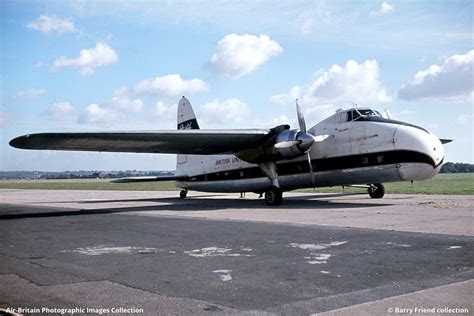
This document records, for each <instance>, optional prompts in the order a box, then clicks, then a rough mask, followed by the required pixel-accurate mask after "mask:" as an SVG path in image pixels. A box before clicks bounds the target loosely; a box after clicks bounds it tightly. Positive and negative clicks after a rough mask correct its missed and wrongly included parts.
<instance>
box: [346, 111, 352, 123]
mask: <svg viewBox="0 0 474 316" xmlns="http://www.w3.org/2000/svg"><path fill="white" fill-rule="evenodd" d="M350 121H352V111H348V112H347V122H350Z"/></svg>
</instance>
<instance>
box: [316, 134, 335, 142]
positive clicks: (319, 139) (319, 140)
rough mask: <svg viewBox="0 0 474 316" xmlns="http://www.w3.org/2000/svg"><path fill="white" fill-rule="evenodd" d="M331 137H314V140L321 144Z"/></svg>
mask: <svg viewBox="0 0 474 316" xmlns="http://www.w3.org/2000/svg"><path fill="white" fill-rule="evenodd" d="M330 136H331V135H317V136H313V139H314V141H315V142H316V143H319V142H324V141H325V140H326V139H328V138H329V137H330Z"/></svg>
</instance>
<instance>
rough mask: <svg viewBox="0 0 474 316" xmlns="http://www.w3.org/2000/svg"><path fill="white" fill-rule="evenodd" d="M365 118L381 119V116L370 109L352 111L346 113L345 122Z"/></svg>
mask: <svg viewBox="0 0 474 316" xmlns="http://www.w3.org/2000/svg"><path fill="white" fill-rule="evenodd" d="M367 116H376V117H382V115H381V114H380V113H379V112H378V111H375V110H371V109H361V110H352V111H349V112H347V121H348V122H349V121H355V120H357V119H358V118H360V117H367Z"/></svg>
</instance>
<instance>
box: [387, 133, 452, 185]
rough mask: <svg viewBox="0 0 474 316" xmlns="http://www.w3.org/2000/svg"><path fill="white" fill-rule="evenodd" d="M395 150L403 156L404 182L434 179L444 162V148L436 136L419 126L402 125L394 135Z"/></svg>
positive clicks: (401, 167) (402, 171)
mask: <svg viewBox="0 0 474 316" xmlns="http://www.w3.org/2000/svg"><path fill="white" fill-rule="evenodd" d="M394 143H395V149H396V150H397V151H399V152H400V153H401V154H402V155H403V156H404V159H403V161H404V162H403V163H402V164H400V166H399V174H400V177H401V178H402V179H403V180H410V181H413V180H427V179H430V178H432V177H434V176H435V175H436V174H437V173H438V172H439V170H440V169H441V165H442V163H443V160H444V148H443V145H442V144H441V141H440V140H439V138H438V137H436V135H434V134H433V133H431V132H430V131H428V130H426V129H423V128H421V127H417V126H405V125H401V126H400V127H399V128H397V130H396V132H395V135H394Z"/></svg>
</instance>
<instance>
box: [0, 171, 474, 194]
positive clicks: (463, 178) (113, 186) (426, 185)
mask: <svg viewBox="0 0 474 316" xmlns="http://www.w3.org/2000/svg"><path fill="white" fill-rule="evenodd" d="M0 189H44V190H124V191H176V190H178V188H176V186H175V184H174V182H172V181H166V182H137V183H111V182H110V180H109V179H84V180H79V179H71V180H0ZM300 192H314V191H313V189H304V190H300ZM316 192H321V193H340V192H342V188H341V187H332V188H316ZM344 192H346V193H362V192H364V190H363V189H356V188H345V189H344ZM385 192H386V193H388V194H390V193H392V194H393V193H395V194H397V193H398V194H463V195H474V173H445V174H438V175H437V176H436V177H434V178H433V179H431V180H427V181H416V182H414V183H413V185H412V184H411V183H410V182H393V183H386V184H385Z"/></svg>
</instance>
